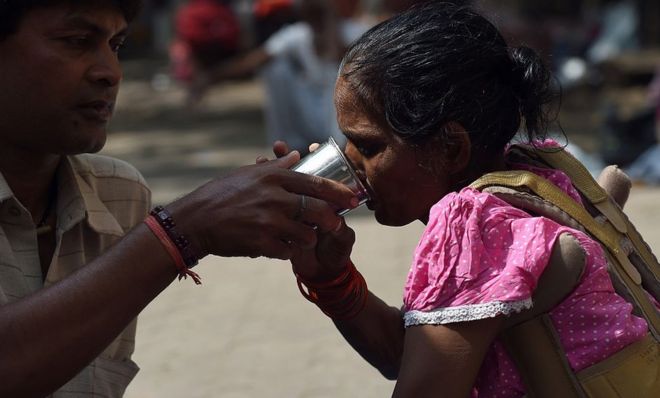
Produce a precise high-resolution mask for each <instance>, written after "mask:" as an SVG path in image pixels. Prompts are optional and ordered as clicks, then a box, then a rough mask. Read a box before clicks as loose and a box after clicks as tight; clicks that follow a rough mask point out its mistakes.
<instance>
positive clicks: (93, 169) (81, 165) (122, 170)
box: [69, 154, 148, 189]
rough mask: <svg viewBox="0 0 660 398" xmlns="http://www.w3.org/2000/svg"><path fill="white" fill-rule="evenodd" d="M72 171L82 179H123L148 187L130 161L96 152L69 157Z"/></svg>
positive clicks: (110, 181)
mask: <svg viewBox="0 0 660 398" xmlns="http://www.w3.org/2000/svg"><path fill="white" fill-rule="evenodd" d="M69 159H70V160H71V165H72V166H73V169H74V171H75V172H76V173H77V174H78V175H80V176H81V177H82V178H83V179H85V180H88V179H96V180H105V181H106V182H107V183H110V184H111V183H112V180H124V181H129V182H134V183H135V184H136V185H139V186H142V187H144V188H145V189H148V187H147V182H146V181H145V180H144V177H142V174H140V172H139V171H138V170H137V169H136V168H135V167H133V166H132V165H131V164H130V163H128V162H125V161H123V160H120V159H116V158H112V157H110V156H103V155H96V154H81V155H74V156H71V157H69Z"/></svg>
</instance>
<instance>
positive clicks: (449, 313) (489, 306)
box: [403, 298, 532, 327]
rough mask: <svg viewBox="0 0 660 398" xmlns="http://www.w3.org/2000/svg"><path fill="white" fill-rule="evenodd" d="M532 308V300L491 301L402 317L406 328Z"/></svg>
mask: <svg viewBox="0 0 660 398" xmlns="http://www.w3.org/2000/svg"><path fill="white" fill-rule="evenodd" d="M531 307H532V299H531V298H528V299H525V300H521V301H512V302H504V301H492V302H490V303H482V304H471V305H459V306H456V307H445V308H438V309H435V310H432V311H429V312H424V311H408V312H406V313H405V314H404V315H403V319H404V321H405V325H406V327H408V326H415V325H444V324H446V323H455V322H466V321H476V320H478V319H485V318H493V317H495V316H497V315H500V314H501V315H509V314H512V313H514V312H520V311H522V310H525V309H528V308H531Z"/></svg>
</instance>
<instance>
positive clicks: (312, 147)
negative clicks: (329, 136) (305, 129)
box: [307, 142, 321, 152]
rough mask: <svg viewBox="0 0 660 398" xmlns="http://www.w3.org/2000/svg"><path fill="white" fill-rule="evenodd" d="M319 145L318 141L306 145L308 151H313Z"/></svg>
mask: <svg viewBox="0 0 660 398" xmlns="http://www.w3.org/2000/svg"><path fill="white" fill-rule="evenodd" d="M320 146H321V144H319V143H318V142H315V143H313V144H309V147H308V148H307V149H309V151H310V152H314V151H315V150H317V149H318V148H319V147H320Z"/></svg>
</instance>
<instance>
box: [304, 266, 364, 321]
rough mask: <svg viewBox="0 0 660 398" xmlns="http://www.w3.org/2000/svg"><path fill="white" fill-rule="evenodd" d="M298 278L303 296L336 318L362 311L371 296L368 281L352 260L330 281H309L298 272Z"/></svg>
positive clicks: (341, 318)
mask: <svg viewBox="0 0 660 398" xmlns="http://www.w3.org/2000/svg"><path fill="white" fill-rule="evenodd" d="M296 280H297V283H298V289H299V290H300V293H301V294H302V295H303V297H305V298H306V299H307V300H308V301H310V302H312V303H314V304H316V305H317V306H318V307H319V309H320V310H321V311H322V312H323V313H324V314H326V315H327V316H329V317H330V318H332V319H335V320H348V319H351V318H353V317H355V316H356V315H357V314H358V313H360V311H362V309H363V308H364V306H365V305H366V303H367V298H368V296H369V290H368V289H367V283H366V281H365V280H364V277H363V276H362V274H360V272H358V270H357V269H356V268H355V265H354V264H353V263H352V262H349V263H348V266H347V267H346V269H345V270H344V271H343V272H342V273H341V274H340V275H339V276H338V277H336V278H335V279H333V280H331V281H328V282H320V283H315V282H307V281H305V280H304V279H302V278H301V277H300V275H298V274H296ZM303 286H304V287H303ZM305 288H307V291H305Z"/></svg>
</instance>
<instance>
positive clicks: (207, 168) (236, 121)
mask: <svg viewBox="0 0 660 398" xmlns="http://www.w3.org/2000/svg"><path fill="white" fill-rule="evenodd" d="M182 103H183V93H182V91H181V90H180V89H179V88H177V87H176V86H173V85H170V86H169V87H163V88H162V89H161V90H160V91H156V90H154V89H153V88H152V85H150V84H149V82H147V81H141V80H131V79H127V81H125V82H124V86H123V88H122V93H121V95H120V99H119V102H118V109H117V115H116V119H115V122H114V123H113V126H112V133H111V134H110V136H109V139H108V143H107V146H106V148H105V149H104V151H103V153H104V154H108V155H112V156H115V157H118V158H121V159H124V160H127V161H129V162H130V163H132V164H134V165H135V166H136V167H137V168H138V169H139V170H140V171H141V172H142V173H143V175H144V176H145V178H146V180H147V182H148V183H149V184H150V186H151V187H152V189H153V197H154V202H155V203H166V202H168V201H170V200H172V199H174V198H176V197H179V196H181V195H183V194H185V193H186V192H188V191H190V190H191V189H193V188H194V187H196V186H198V185H200V184H202V183H203V182H205V181H207V180H209V179H210V178H212V177H214V176H217V175H221V174H222V173H224V172H226V171H227V170H229V169H231V168H233V167H237V166H240V165H245V164H250V163H252V162H254V159H255V158H256V157H257V156H258V155H269V149H268V146H267V145H266V142H265V141H266V139H265V135H264V133H263V118H262V114H261V104H262V92H261V89H260V86H259V84H258V82H254V81H250V82H243V83H232V84H228V85H225V86H222V87H219V88H216V89H214V90H212V91H211V92H210V94H209V96H208V97H207V98H206V99H205V101H204V102H203V103H202V104H201V105H200V106H199V107H198V108H197V109H195V110H188V109H185V108H184V107H182V106H181V104H182ZM412 195H413V193H411V198H412V197H413V196H412ZM659 202H660V189H650V188H637V187H636V188H635V189H634V191H633V193H632V195H631V198H630V200H629V202H628V205H627V206H626V208H627V209H628V212H629V215H630V217H631V218H632V219H633V221H634V222H635V223H636V224H637V226H638V228H639V229H640V231H641V232H642V233H643V234H644V235H645V237H646V238H647V240H648V242H649V244H651V246H652V247H655V248H660V233H658V231H660V230H659V229H658V226H659V225H660V211H658V207H659V206H658V203H659ZM347 222H348V224H349V225H351V226H352V227H353V228H354V229H355V231H356V233H357V243H356V245H355V248H354V254H353V260H354V262H355V263H356V265H357V266H358V268H359V269H360V270H361V271H362V273H363V274H364V275H365V278H366V280H367V283H368V284H369V287H370V290H372V291H373V292H375V293H376V294H378V295H379V296H381V298H383V299H384V300H385V301H386V302H388V303H390V304H391V305H393V306H400V305H401V293H402V288H403V283H404V279H405V275H406V273H407V270H408V267H409V264H410V260H411V253H412V251H413V249H414V247H415V244H416V238H417V237H418V236H419V234H420V233H421V231H422V227H423V226H422V225H420V224H417V225H411V226H407V227H404V228H388V227H383V226H380V225H378V224H377V223H376V222H375V221H373V220H372V218H371V217H370V216H369V213H368V212H367V211H366V210H359V211H357V212H355V214H353V215H349V216H348V218H347ZM222 227H223V226H222V225H218V228H222ZM196 270H197V271H198V273H199V274H200V275H201V276H202V277H203V282H204V284H203V285H202V286H194V284H193V283H192V281H190V280H188V281H181V282H174V283H173V285H172V286H170V287H169V288H168V289H167V290H166V291H165V292H163V293H162V294H161V295H160V296H159V297H158V298H157V299H156V300H155V301H154V302H153V303H152V304H151V305H149V306H148V307H147V308H146V309H145V311H144V312H143V313H142V315H141V316H140V322H139V326H138V335H137V348H136V353H135V356H134V359H135V360H136V361H137V362H138V364H139V365H140V367H141V371H140V372H139V373H138V375H137V376H136V378H135V380H134V381H133V383H132V384H131V385H130V386H129V389H128V391H127V393H126V397H127V398H156V397H157V398H166V397H186V398H202V397H203V398H211V397H223V398H224V397H226V398H243V397H245V398H247V397H283V398H285V397H286V398H302V397H310V398H311V397H333V398H336V397H358V396H359V397H364V398H370V397H374V398H376V397H379V398H380V397H386V396H390V395H391V392H392V388H393V383H392V382H390V381H387V380H385V379H384V378H383V377H382V376H380V374H379V373H378V372H377V371H375V370H374V369H372V368H371V367H370V366H369V365H367V364H366V362H364V361H363V360H362V359H361V358H360V357H359V356H358V355H357V354H356V353H355V352H354V351H353V350H352V349H351V348H350V347H348V345H346V344H345V343H344V341H343V339H342V338H341V336H340V335H339V334H338V333H337V332H336V330H335V328H334V326H333V325H332V323H331V322H330V321H329V320H328V319H327V318H326V317H325V316H324V315H323V314H322V313H320V312H319V311H318V310H317V309H316V308H315V307H314V306H313V305H312V304H310V303H308V302H307V301H305V300H304V299H303V297H302V296H301V295H300V293H299V292H298V289H297V287H296V284H295V280H294V278H293V275H292V273H291V270H290V265H288V264H287V263H285V262H283V261H276V260H268V259H256V260H253V259H244V258H217V257H214V258H207V259H205V260H203V261H202V262H201V264H200V265H199V266H198V268H196Z"/></svg>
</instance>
